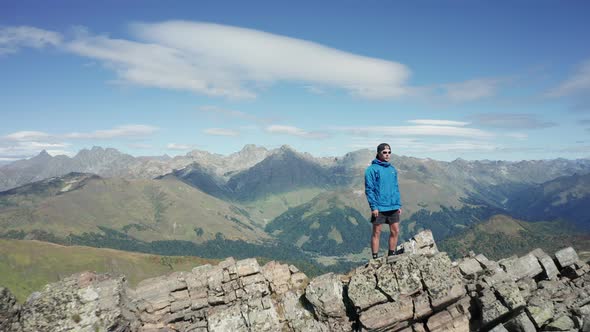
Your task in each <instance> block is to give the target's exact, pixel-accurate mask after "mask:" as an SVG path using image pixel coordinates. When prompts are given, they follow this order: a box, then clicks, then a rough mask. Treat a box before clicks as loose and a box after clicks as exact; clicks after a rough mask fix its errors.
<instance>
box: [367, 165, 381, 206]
mask: <svg viewBox="0 0 590 332" xmlns="http://www.w3.org/2000/svg"><path fill="white" fill-rule="evenodd" d="M375 188H376V187H375V173H374V172H373V171H372V169H371V168H367V170H366V171H365V196H367V202H369V207H370V208H371V214H372V215H373V216H375V217H377V215H378V214H379V210H378V209H377V195H376V194H375Z"/></svg>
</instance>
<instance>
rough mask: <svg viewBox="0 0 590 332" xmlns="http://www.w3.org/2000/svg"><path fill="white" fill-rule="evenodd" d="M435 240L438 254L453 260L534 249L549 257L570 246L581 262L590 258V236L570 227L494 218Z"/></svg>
mask: <svg viewBox="0 0 590 332" xmlns="http://www.w3.org/2000/svg"><path fill="white" fill-rule="evenodd" d="M435 240H437V243H438V246H439V249H440V250H442V251H446V252H448V253H449V255H450V256H451V257H454V258H457V257H462V256H465V255H467V254H468V253H469V251H470V250H471V251H473V252H477V253H482V254H484V255H486V256H487V257H488V258H490V259H494V260H496V259H500V258H502V257H508V256H510V255H522V254H525V253H527V252H529V251H531V250H533V249H535V248H541V249H543V250H544V251H545V252H547V253H550V254H551V253H554V252H555V251H557V250H558V249H561V248H563V247H567V246H573V247H574V248H575V249H576V250H577V251H578V252H579V253H580V256H581V258H583V259H586V260H587V259H589V258H590V256H589V255H588V253H589V252H590V235H588V234H584V233H579V232H578V231H577V230H576V229H575V228H574V227H573V226H572V225H571V224H567V223H564V222H525V221H521V220H517V219H513V218H511V217H509V216H506V215H495V216H493V217H491V218H490V219H488V220H486V221H484V222H482V223H479V224H476V225H473V226H472V227H470V228H468V229H466V230H465V231H463V232H461V233H458V234H455V235H453V236H451V237H448V238H446V239H444V240H442V241H438V239H437V238H436V237H435Z"/></svg>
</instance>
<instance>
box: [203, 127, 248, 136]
mask: <svg viewBox="0 0 590 332" xmlns="http://www.w3.org/2000/svg"><path fill="white" fill-rule="evenodd" d="M203 132H204V133H205V134H207V135H213V136H239V135H240V132H239V131H237V130H233V129H225V128H207V129H205V130H204V131H203Z"/></svg>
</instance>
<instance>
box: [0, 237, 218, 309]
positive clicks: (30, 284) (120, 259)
mask: <svg viewBox="0 0 590 332" xmlns="http://www.w3.org/2000/svg"><path fill="white" fill-rule="evenodd" d="M216 262H217V261H216V260H210V259H202V258H198V257H178V256H176V257H169V256H156V255H146V254H139V253H131V252H126V251H119V250H113V249H98V248H90V247H81V246H72V247H66V246H60V245H57V244H52V243H47V242H40V241H26V240H3V239H0V286H4V287H7V288H8V289H10V291H11V292H12V293H13V294H14V295H15V296H16V297H17V299H18V300H19V301H20V302H23V301H24V300H25V299H26V298H27V297H28V296H29V295H30V294H31V293H32V292H34V291H37V290H40V289H41V288H42V287H43V286H44V285H45V284H47V283H50V282H55V281H58V280H59V279H60V278H63V277H66V276H69V275H71V274H73V273H77V272H81V271H96V272H107V273H111V274H114V275H119V274H123V275H125V276H126V277H127V280H128V282H129V284H130V285H131V286H132V287H133V286H135V285H136V284H137V283H138V282H139V281H141V280H143V279H146V278H150V277H155V276H159V275H163V274H166V273H168V272H171V271H190V270H191V269H192V268H193V267H194V266H198V265H202V264H206V263H213V264H215V263H216Z"/></svg>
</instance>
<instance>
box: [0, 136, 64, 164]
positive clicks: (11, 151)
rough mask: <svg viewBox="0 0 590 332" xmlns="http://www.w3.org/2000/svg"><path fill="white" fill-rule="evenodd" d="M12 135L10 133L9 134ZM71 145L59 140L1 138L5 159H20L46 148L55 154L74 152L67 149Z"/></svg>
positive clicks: (0, 148)
mask: <svg viewBox="0 0 590 332" xmlns="http://www.w3.org/2000/svg"><path fill="white" fill-rule="evenodd" d="M9 136H10V135H9ZM69 146H70V144H69V143H64V142H61V143H57V142H43V141H37V140H31V141H26V140H16V141H15V140H13V139H2V140H0V158H2V159H5V160H18V159H25V158H29V157H32V156H34V155H36V154H38V153H39V152H40V151H42V150H46V151H47V153H49V154H51V155H53V156H55V155H68V156H71V155H72V153H71V152H70V151H68V150H66V149H67V148H68V147H69Z"/></svg>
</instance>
